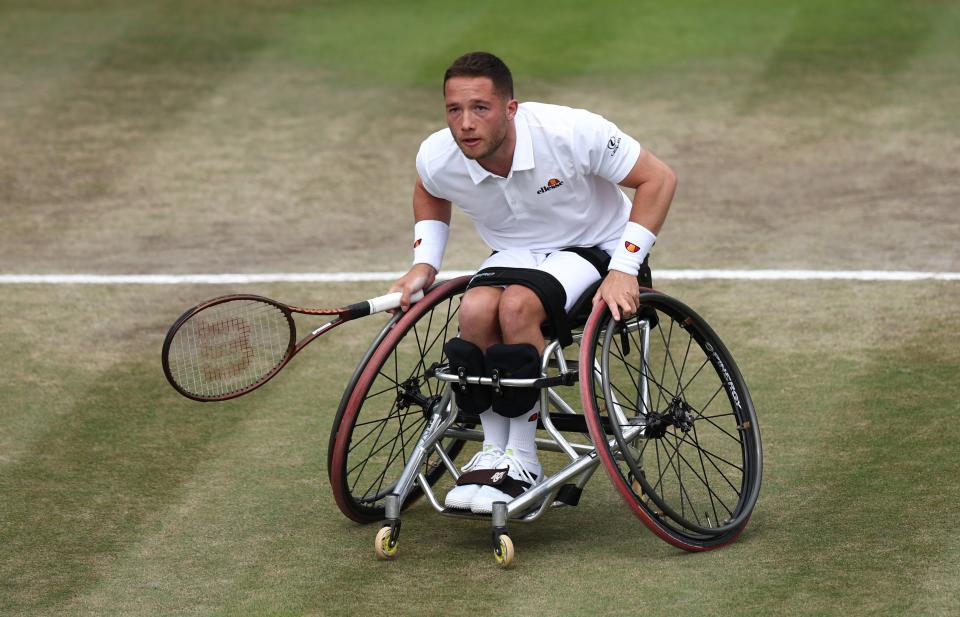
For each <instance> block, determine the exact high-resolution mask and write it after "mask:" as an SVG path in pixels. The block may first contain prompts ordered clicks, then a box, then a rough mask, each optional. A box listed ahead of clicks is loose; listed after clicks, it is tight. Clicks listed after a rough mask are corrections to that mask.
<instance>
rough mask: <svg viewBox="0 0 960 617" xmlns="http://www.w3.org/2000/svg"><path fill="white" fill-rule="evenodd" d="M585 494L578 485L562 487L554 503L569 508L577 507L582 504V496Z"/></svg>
mask: <svg viewBox="0 0 960 617" xmlns="http://www.w3.org/2000/svg"><path fill="white" fill-rule="evenodd" d="M582 494H583V489H582V488H580V487H579V486H577V485H576V484H564V485H563V486H561V487H560V490H559V491H557V496H556V497H555V498H554V502H557V501H559V502H561V503H565V504H567V505H568V506H575V505H577V504H578V503H580V495H582Z"/></svg>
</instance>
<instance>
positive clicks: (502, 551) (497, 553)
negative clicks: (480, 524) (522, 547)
mask: <svg viewBox="0 0 960 617" xmlns="http://www.w3.org/2000/svg"><path fill="white" fill-rule="evenodd" d="M514 555H515V552H514V549H513V540H511V539H510V536H508V535H507V534H505V533H502V534H500V536H499V537H498V538H497V548H496V550H494V551H493V557H494V559H496V560H497V565H498V566H500V567H501V568H509V567H510V566H511V565H513V557H514Z"/></svg>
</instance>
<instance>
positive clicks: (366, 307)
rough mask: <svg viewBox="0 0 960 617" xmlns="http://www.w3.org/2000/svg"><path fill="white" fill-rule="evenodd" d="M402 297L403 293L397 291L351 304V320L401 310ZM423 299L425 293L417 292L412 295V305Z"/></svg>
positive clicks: (349, 307)
mask: <svg viewBox="0 0 960 617" xmlns="http://www.w3.org/2000/svg"><path fill="white" fill-rule="evenodd" d="M400 296H401V293H400V292H399V291H395V292H393V293H391V294H387V295H385V296H377V297H376V298H370V299H369V300H364V301H363V302H357V303H356V304H351V305H350V306H348V307H347V309H349V311H350V315H351V318H356V317H364V316H366V315H373V314H374V313H379V312H381V311H389V310H391V309H395V308H399V307H400ZM421 299H423V291H415V292H413V293H412V294H410V304H413V303H414V302H418V301H420V300H421Z"/></svg>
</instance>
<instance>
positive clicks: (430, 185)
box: [417, 141, 443, 199]
mask: <svg viewBox="0 0 960 617" xmlns="http://www.w3.org/2000/svg"><path fill="white" fill-rule="evenodd" d="M417 175H419V176H420V183H421V184H423V188H425V189H427V192H428V193H430V194H431V195H433V196H434V197H437V198H439V199H443V196H442V195H441V194H440V193H441V191H440V189H439V188H438V187H437V185H436V183H434V181H433V177H432V176H431V175H430V167H429V165H428V163H427V142H426V141H424V142H423V143H422V144H420V150H419V152H417Z"/></svg>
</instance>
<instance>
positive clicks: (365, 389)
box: [330, 277, 469, 523]
mask: <svg viewBox="0 0 960 617" xmlns="http://www.w3.org/2000/svg"><path fill="white" fill-rule="evenodd" d="M467 280H469V279H468V278H466V277H462V278H461V279H455V280H453V281H449V282H447V283H443V284H441V285H438V286H436V287H434V288H433V289H432V290H431V291H430V293H428V294H427V296H426V297H425V298H424V299H423V300H421V301H420V302H418V303H416V304H415V305H413V307H411V309H410V310H409V311H407V313H405V314H403V315H397V316H395V317H394V319H393V320H391V322H390V324H388V326H387V328H385V330H387V331H388V332H387V334H386V335H385V336H382V337H378V339H379V342H378V343H376V348H375V349H373V350H372V353H368V355H367V356H366V357H365V358H364V360H363V362H362V364H363V366H362V367H361V368H359V369H358V374H357V377H356V380H355V383H354V384H353V386H352V387H351V388H350V392H348V393H346V394H345V395H344V398H345V400H346V404H345V405H344V407H343V413H342V416H341V417H340V419H339V421H338V423H337V426H336V427H335V429H334V434H333V436H332V437H331V443H332V444H333V454H332V456H331V457H330V462H331V466H330V480H331V485H332V488H333V492H334V496H335V498H336V501H337V504H338V506H339V507H340V509H341V511H342V512H343V513H344V514H345V515H346V516H348V517H349V518H351V519H353V520H355V521H358V522H364V523H366V522H374V521H378V520H381V519H382V518H383V516H384V506H383V500H384V498H385V497H386V496H387V495H388V494H390V493H391V492H392V491H393V488H394V486H395V482H396V479H397V478H398V477H399V476H400V472H401V471H402V470H403V468H404V466H405V465H406V462H407V459H408V457H409V455H410V453H411V450H412V447H413V446H414V445H415V443H416V440H417V439H418V438H419V436H420V435H421V433H422V432H423V429H424V427H425V425H426V423H427V421H428V420H429V418H430V414H431V410H432V409H433V407H434V406H435V405H437V404H440V401H441V398H442V396H443V388H444V384H442V383H441V382H439V381H437V380H435V379H430V378H428V377H427V372H428V369H429V368H430V367H431V365H432V364H433V363H434V362H442V361H443V343H444V342H445V341H446V340H448V339H449V338H450V337H452V336H454V335H456V333H457V312H458V309H459V296H460V294H461V293H462V292H463V289H464V287H465V286H466V282H467ZM442 443H443V449H444V451H445V452H446V453H447V455H448V456H449V457H450V458H451V459H453V458H455V457H456V456H457V454H459V452H460V450H461V449H462V447H463V444H464V442H463V441H461V440H456V439H453V438H449V439H444V440H443V442H442ZM422 471H423V472H424V474H425V476H426V478H427V480H428V482H430V483H431V484H433V483H434V482H436V481H437V480H438V479H439V478H440V477H441V476H442V475H443V473H444V466H443V463H442V460H441V459H440V458H439V457H438V456H437V455H436V454H435V453H434V454H433V455H432V456H430V457H428V459H427V461H426V462H425V464H424V468H423V469H422ZM421 494H422V490H421V489H420V487H415V488H414V490H413V492H411V494H410V495H409V497H408V498H407V499H406V501H405V503H404V506H405V507H406V506H409V505H410V504H412V503H413V502H414V501H415V500H416V499H417V498H418V497H419V496H420V495H421Z"/></svg>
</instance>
